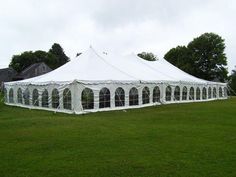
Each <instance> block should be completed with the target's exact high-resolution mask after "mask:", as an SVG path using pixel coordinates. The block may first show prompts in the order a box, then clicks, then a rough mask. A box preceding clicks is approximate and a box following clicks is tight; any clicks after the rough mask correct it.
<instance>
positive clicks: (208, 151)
mask: <svg viewBox="0 0 236 177" xmlns="http://www.w3.org/2000/svg"><path fill="white" fill-rule="evenodd" d="M0 100H1V99H0ZM0 110H1V114H0V139H1V141H0V157H1V158H0V174H1V176H2V177H26V176H29V177H31V176H32V177H54V176H55V177H57V176H59V177H64V176H70V177H78V176H80V177H83V176H90V177H91V176H92V177H101V176H102V177H113V176H116V177H119V176H120V177H126V176H132V177H136V176H137V177H157V176H166V177H167V176H181V177H190V176H191V177H204V176H209V177H211V176H213V177H235V176H236V170H235V164H236V158H235V154H236V141H235V132H236V119H235V114H236V98H233V99H229V100H224V101H211V102H204V103H188V104H172V105H163V106H158V107H148V108H142V109H133V110H127V111H126V112H123V111H109V112H100V113H91V114H88V115H69V114H60V113H56V114H55V113H53V112H47V111H39V110H30V109H23V108H18V107H10V106H6V105H3V103H1V102H0Z"/></svg>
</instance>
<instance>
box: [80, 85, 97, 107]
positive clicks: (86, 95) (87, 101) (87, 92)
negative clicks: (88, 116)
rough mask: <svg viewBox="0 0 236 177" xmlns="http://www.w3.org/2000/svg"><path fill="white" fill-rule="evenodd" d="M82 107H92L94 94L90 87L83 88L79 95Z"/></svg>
mask: <svg viewBox="0 0 236 177" xmlns="http://www.w3.org/2000/svg"><path fill="white" fill-rule="evenodd" d="M81 99H82V106H83V109H93V108H94V94H93V91H92V89H89V88H85V89H84V90H83V91H82V95H81Z"/></svg>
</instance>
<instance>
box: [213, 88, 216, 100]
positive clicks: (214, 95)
mask: <svg viewBox="0 0 236 177" xmlns="http://www.w3.org/2000/svg"><path fill="white" fill-rule="evenodd" d="M213 98H216V88H215V87H214V88H213Z"/></svg>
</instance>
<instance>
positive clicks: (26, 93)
mask: <svg viewBox="0 0 236 177" xmlns="http://www.w3.org/2000/svg"><path fill="white" fill-rule="evenodd" d="M23 97H24V102H25V105H30V92H29V89H28V88H27V89H25V91H24V95H23Z"/></svg>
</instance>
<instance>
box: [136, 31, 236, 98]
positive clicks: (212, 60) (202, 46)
mask: <svg viewBox="0 0 236 177" xmlns="http://www.w3.org/2000/svg"><path fill="white" fill-rule="evenodd" d="M144 54H145V55H144ZM138 56H140V57H141V58H143V59H145V60H149V61H154V60H156V59H157V57H153V56H155V55H154V54H153V53H145V52H142V53H140V54H138ZM150 58H152V60H150ZM164 59H166V60H167V61H169V62H170V63H171V64H173V65H175V66H176V67H178V68H180V69H181V70H183V71H185V72H187V73H189V74H191V75H193V76H196V77H198V78H201V79H205V80H209V81H216V82H228V84H229V86H230V87H231V89H232V90H234V91H232V92H236V70H233V71H232V74H231V75H230V76H228V70H227V57H226V54H225V42H224V39H223V38H222V37H221V36H219V35H217V34H215V33H204V34H202V35H200V36H199V37H197V38H194V39H193V40H192V41H190V42H189V43H188V45H187V46H177V47H175V48H172V49H170V50H169V51H168V52H167V53H166V54H165V55H164ZM231 94H232V93H231Z"/></svg>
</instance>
